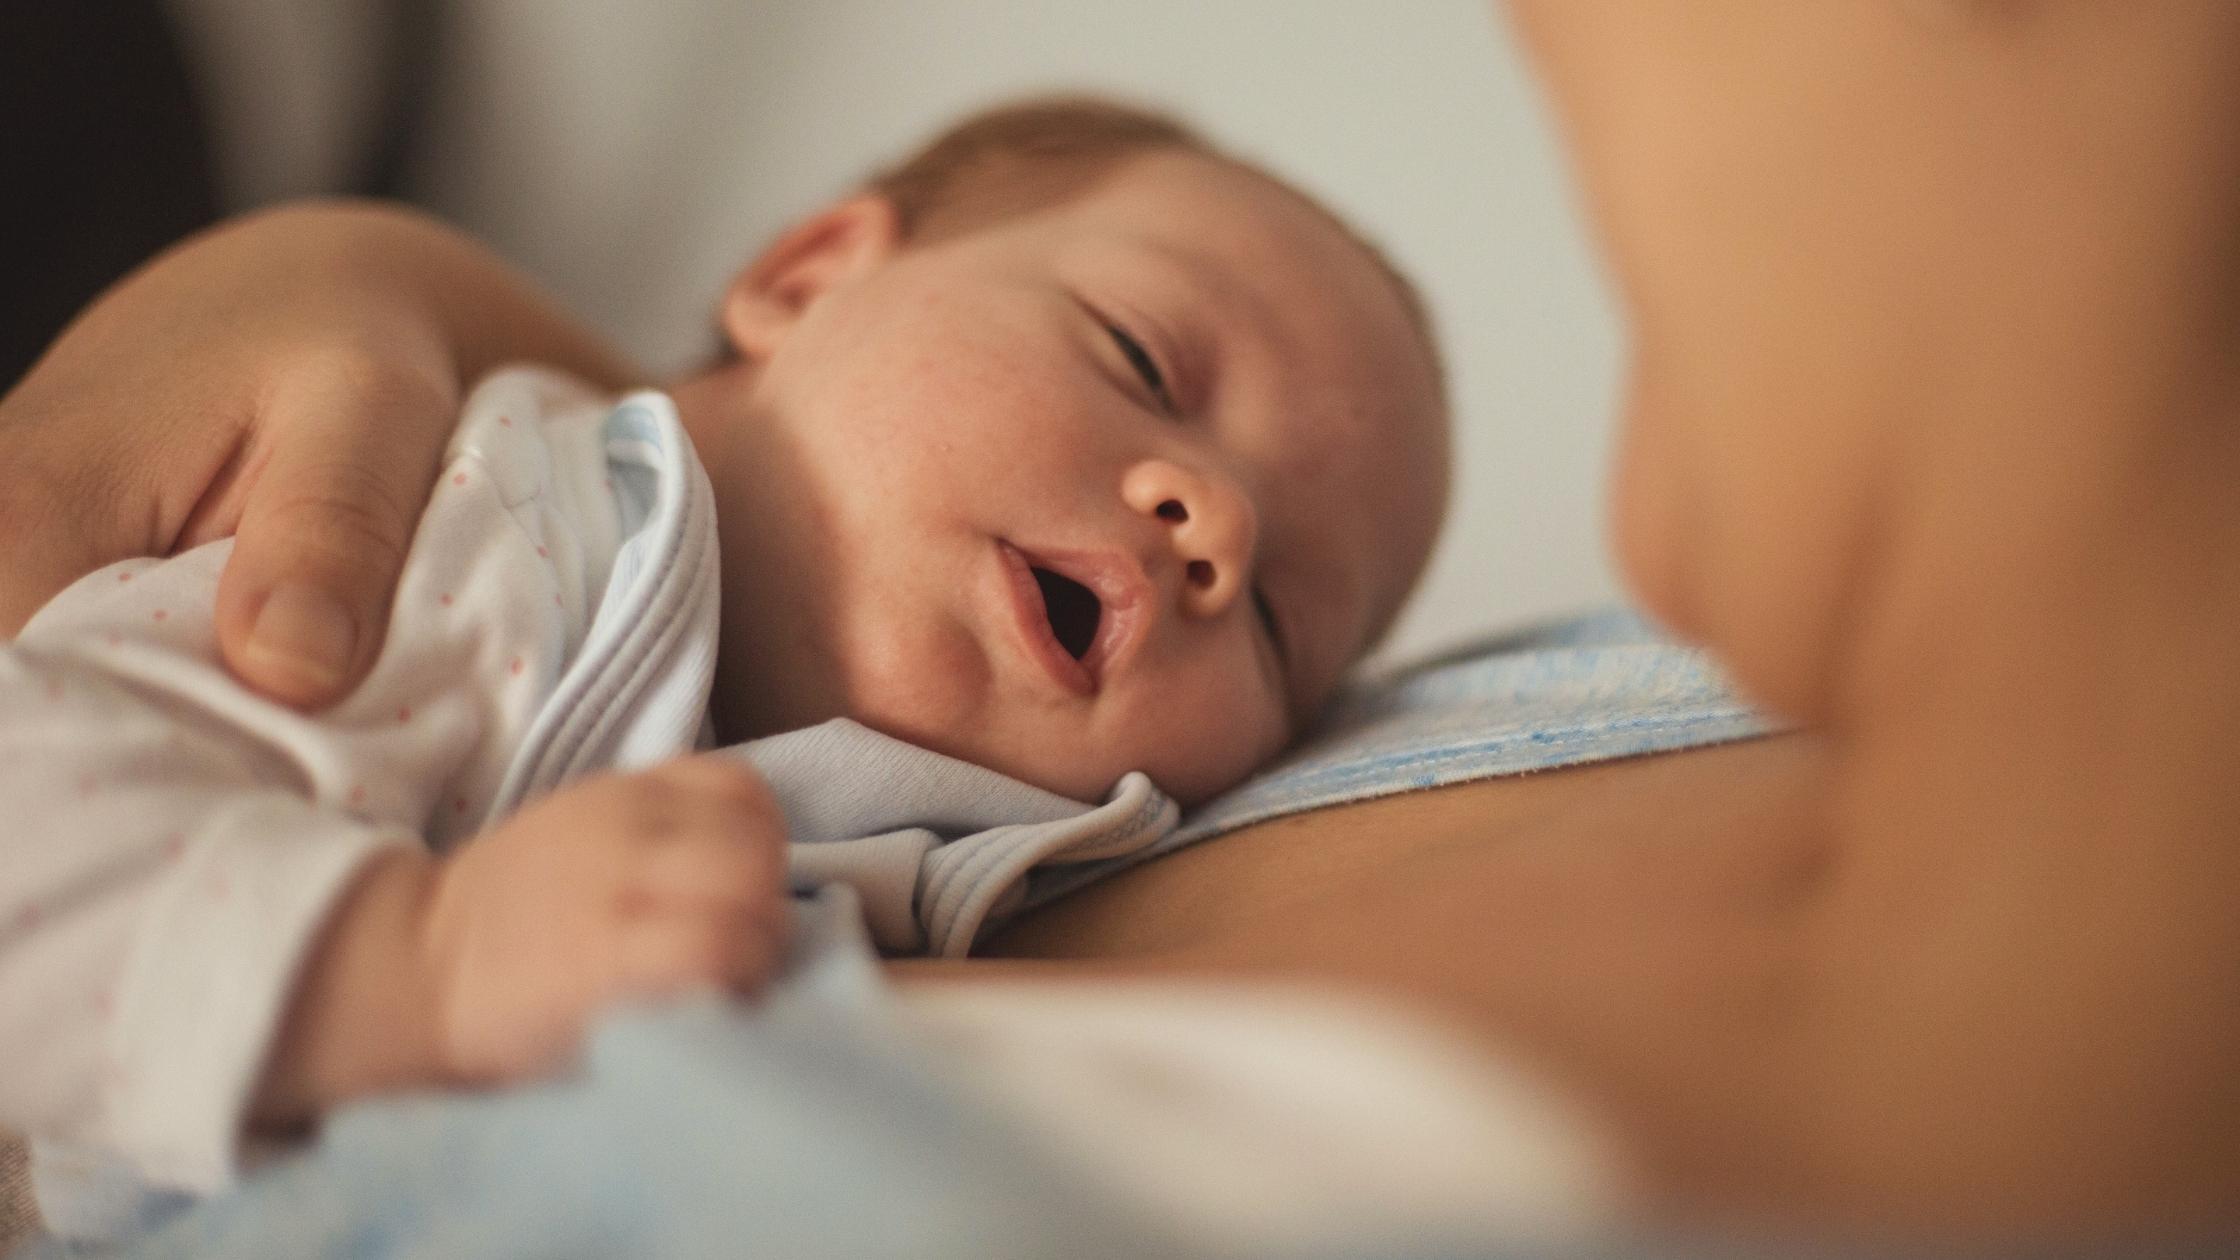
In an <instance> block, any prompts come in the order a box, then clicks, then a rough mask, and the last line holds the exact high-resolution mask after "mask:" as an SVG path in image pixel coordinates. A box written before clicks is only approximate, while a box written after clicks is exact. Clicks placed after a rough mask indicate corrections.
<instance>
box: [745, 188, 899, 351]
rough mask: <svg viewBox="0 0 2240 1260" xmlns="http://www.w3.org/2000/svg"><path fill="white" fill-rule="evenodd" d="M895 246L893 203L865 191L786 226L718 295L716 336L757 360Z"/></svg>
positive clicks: (896, 227)
mask: <svg viewBox="0 0 2240 1260" xmlns="http://www.w3.org/2000/svg"><path fill="white" fill-rule="evenodd" d="M901 244H902V220H901V217H900V216H899V215H898V214H897V213H896V212H895V208H894V203H893V202H891V201H889V200H887V199H886V198H885V197H880V196H876V195H873V194H870V193H866V194H864V195H862V196H858V197H850V198H848V199H847V200H846V201H842V202H839V203H837V204H835V205H831V206H827V207H825V208H824V209H823V210H820V211H818V212H817V213H816V214H813V215H811V216H810V217H809V218H807V219H804V220H802V221H801V222H800V223H797V224H795V225H793V226H792V227H791V228H788V229H787V230H786V233H785V235H783V236H780V237H779V238H778V239H777V240H776V241H774V242H772V243H771V245H770V247H769V248H768V249H765V250H763V251H762V254H761V255H760V256H759V257H757V258H756V259H755V260H754V261H753V262H752V263H749V264H748V265H747V268H746V270H744V271H741V272H740V273H739V274H738V275H736V276H734V277H732V279H731V285H730V287H729V288H727V289H725V290H724V294H723V313H722V324H723V335H724V337H725V338H726V339H727V340H729V341H730V343H731V346H732V348H733V349H735V350H737V351H738V352H739V354H740V355H741V357H743V358H746V359H749V360H756V359H762V358H765V357H767V356H768V355H769V353H770V352H771V351H772V350H773V349H775V348H776V347H777V344H778V342H779V341H781V340H782V339H784V337H785V334H786V332H787V330H788V329H790V328H792V327H793V323H794V321H795V320H796V319H799V318H800V317H801V313H802V312H803V311H806V310H808V309H809V307H810V306H811V305H813V304H814V303H815V302H816V300H817V299H818V298H819V297H822V296H823V295H824V294H825V293H827V292H829V291H830V290H831V289H833V288H834V287H835V286H837V285H840V284H843V283H845V282H847V281H849V280H852V279H855V278H856V277H858V276H861V275H864V274H867V273H869V272H871V271H873V270H875V269H877V268H878V266H879V265H880V264H881V263H884V262H885V261H886V260H887V259H889V258H891V257H893V256H894V253H895V251H896V250H897V249H898V248H900V247H901Z"/></svg>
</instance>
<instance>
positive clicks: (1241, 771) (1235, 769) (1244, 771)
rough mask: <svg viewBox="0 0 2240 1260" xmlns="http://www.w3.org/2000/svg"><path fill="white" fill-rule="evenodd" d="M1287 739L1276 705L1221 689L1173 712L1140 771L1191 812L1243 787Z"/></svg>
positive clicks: (1160, 726) (1162, 724) (1158, 732)
mask: <svg viewBox="0 0 2240 1260" xmlns="http://www.w3.org/2000/svg"><path fill="white" fill-rule="evenodd" d="M1283 736H1284V732H1283V719H1282V716H1281V715H1280V714H1279V713H1277V712H1276V710H1275V708H1274V706H1273V705H1272V704H1270V703H1268V702H1267V701H1265V700H1261V699H1256V698H1253V697H1249V696H1238V695H1234V694H1224V693H1222V692H1219V691H1216V692H1212V693H1210V694H1205V695H1203V696H1202V698H1201V700H1200V702H1199V703H1196V704H1182V705H1176V706H1174V707H1173V708H1172V709H1171V710H1169V711H1168V713H1167V714H1166V715H1164V717H1163V719H1162V720H1161V721H1160V723H1159V728H1158V730H1157V731H1156V733H1155V737H1154V739H1153V740H1152V741H1151V744H1150V747H1151V752H1150V753H1149V754H1148V755H1147V757H1146V762H1145V764H1144V765H1142V766H1141V767H1138V768H1140V769H1142V770H1143V771H1144V772H1145V773H1146V774H1149V775H1150V776H1151V778H1152V781H1153V782H1155V783H1157V784H1158V785H1159V786H1160V788H1161V789H1163V790H1164V791H1165V792H1166V793H1167V794H1168V795H1169V796H1172V797H1174V798H1175V799H1176V800H1178V801H1180V802H1181V803H1182V804H1183V806H1184V807H1185V808H1187V807H1190V806H1194V805H1198V804H1202V803H1203V802H1205V801H1207V800H1209V799H1211V798H1213V797H1215V796H1218V795H1220V794H1221V793H1223V792H1226V791H1228V790H1229V789H1230V788H1233V787H1235V786H1236V785H1237V784H1239V783H1242V782H1243V781H1244V780H1245V779H1246V778H1247V777H1249V776H1250V775H1251V774H1252V772H1253V771H1254V770H1257V769H1259V768H1260V766H1262V765H1263V764H1265V763H1266V762H1267V761H1268V760H1269V759H1271V758H1272V757H1274V756H1275V754H1276V752H1277V750H1278V749H1280V748H1281V747H1282V746H1283Z"/></svg>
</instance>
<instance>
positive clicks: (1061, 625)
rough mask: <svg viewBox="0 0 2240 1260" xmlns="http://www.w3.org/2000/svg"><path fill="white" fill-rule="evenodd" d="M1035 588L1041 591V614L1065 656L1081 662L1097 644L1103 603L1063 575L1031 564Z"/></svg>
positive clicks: (1029, 567) (1079, 584) (1087, 589)
mask: <svg viewBox="0 0 2240 1260" xmlns="http://www.w3.org/2000/svg"><path fill="white" fill-rule="evenodd" d="M1028 571H1029V572H1031V573H1033V574H1034V582H1035V585H1036V586H1039V587H1041V588H1042V612H1043V615H1044V616H1046V617H1048V618H1049V619H1050V633H1051V635H1052V636H1053V637H1055V638H1056V639H1057V640H1058V646H1060V647H1062V648H1064V649H1065V650H1066V652H1067V654H1068V655H1070V656H1072V657H1073V659H1075V660H1077V661H1078V660H1080V659H1081V658H1082V657H1085V656H1087V655H1088V654H1089V645H1091V644H1093V643H1095V642H1096V641H1097V623H1098V622H1100V621H1102V620H1103V618H1104V604H1103V602H1102V601H1100V600H1099V599H1098V598H1097V596H1096V592H1094V591H1092V590H1090V589H1089V588H1088V587H1086V586H1083V585H1082V584H1081V583H1079V582H1076V581H1074V580H1073V579H1072V578H1069V577H1067V576H1066V575H1064V574H1062V573H1053V572H1051V571H1050V570H1048V569H1045V568H1041V567H1039V566H1034V565H1030V566H1028Z"/></svg>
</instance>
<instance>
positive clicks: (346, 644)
mask: <svg viewBox="0 0 2240 1260" xmlns="http://www.w3.org/2000/svg"><path fill="white" fill-rule="evenodd" d="M357 645H358V626H357V622H356V621H355V620H353V619H352V618H351V616H350V613H349V610H348V609H345V608H344V607H343V606H342V603H341V601H339V600H337V599H335V598H334V597H333V596H332V595H329V594H327V593H326V592H325V591H322V590H319V589H317V588H315V587H309V586H283V587H281V588H280V589H279V590H276V591H274V592H273V593H272V594H271V595H269V596H267V597H266V599H265V601H264V608H263V609H261V610H260V611H259V612H258V613H257V624H256V626H255V627H254V628H253V629H251V630H250V631H249V647H248V652H247V655H248V657H249V659H250V660H252V661H254V662H256V664H257V665H258V666H260V667H263V668H269V669H278V670H284V671H286V672H288V673H290V674H294V675H295V676H296V677H297V678H299V679H300V680H301V681H303V682H305V683H307V684H309V685H311V686H313V687H316V688H318V689H319V690H322V691H324V690H327V689H330V688H332V687H334V686H335V685H336V684H337V683H340V682H341V681H342V678H343V675H344V674H345V673H346V672H347V671H348V670H349V668H350V653H351V651H352V650H353V649H355V648H356V647H357Z"/></svg>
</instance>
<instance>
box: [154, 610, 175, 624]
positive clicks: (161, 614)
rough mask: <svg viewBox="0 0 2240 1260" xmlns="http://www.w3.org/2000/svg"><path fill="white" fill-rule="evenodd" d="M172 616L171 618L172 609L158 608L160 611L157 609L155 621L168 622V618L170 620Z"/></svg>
mask: <svg viewBox="0 0 2240 1260" xmlns="http://www.w3.org/2000/svg"><path fill="white" fill-rule="evenodd" d="M170 616H171V610H170V609H168V608H158V609H156V611H155V619H156V620H157V621H163V620H166V619H167V618H169V617H170Z"/></svg>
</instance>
